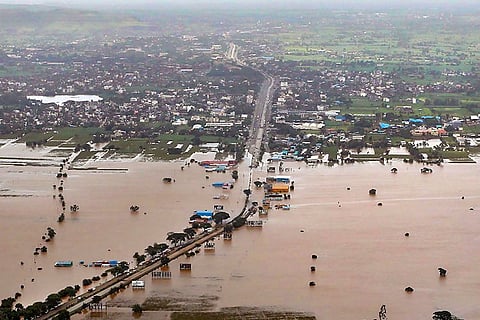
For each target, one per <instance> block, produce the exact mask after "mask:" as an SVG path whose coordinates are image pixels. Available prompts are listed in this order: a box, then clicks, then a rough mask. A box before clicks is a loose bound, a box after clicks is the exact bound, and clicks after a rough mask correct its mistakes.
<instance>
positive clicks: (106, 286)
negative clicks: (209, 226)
mask: <svg viewBox="0 0 480 320" xmlns="http://www.w3.org/2000/svg"><path fill="white" fill-rule="evenodd" d="M243 212H244V211H242V213H243ZM223 229H224V228H223V227H219V228H216V229H214V230H212V231H210V232H206V233H203V234H200V235H199V236H198V237H197V238H194V240H192V241H190V242H188V243H185V244H183V245H181V246H178V247H177V248H174V249H173V250H172V251H171V252H170V253H169V254H168V256H167V257H168V259H169V260H170V261H171V260H174V259H177V258H178V257H180V256H182V255H184V254H185V253H187V252H189V251H191V250H192V249H194V248H196V247H198V246H200V245H201V244H202V243H204V242H207V241H209V240H211V239H213V238H215V237H217V236H218V235H220V234H222V233H223ZM165 264H166V263H164V262H162V261H161V260H160V259H159V260H156V261H150V262H148V263H147V264H145V265H144V266H142V267H138V268H137V269H136V270H135V271H133V272H130V273H128V274H123V275H120V276H117V277H115V278H113V279H110V280H109V281H107V282H105V283H103V284H101V285H98V286H97V287H95V290H94V291H91V292H85V293H83V294H81V295H79V296H76V297H75V298H74V299H72V300H70V301H68V302H65V303H63V304H61V305H60V306H58V307H57V308H55V309H54V310H51V311H50V312H49V313H47V314H45V315H43V316H41V317H39V318H38V319H40V320H47V319H51V318H53V317H55V316H56V315H57V314H58V313H60V311H62V310H65V309H66V310H68V311H69V312H70V314H73V313H76V312H79V311H80V310H82V309H83V308H84V307H85V306H86V305H88V303H90V302H92V298H93V297H94V296H100V297H102V298H103V297H106V296H108V295H109V294H110V290H111V288H113V287H115V286H117V285H121V284H122V283H123V284H125V285H128V284H129V283H130V282H132V281H134V280H137V279H140V278H142V277H143V276H145V275H148V274H149V273H151V272H152V271H154V270H156V269H158V268H160V267H161V266H162V265H165Z"/></svg>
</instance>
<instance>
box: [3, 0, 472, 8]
mask: <svg viewBox="0 0 480 320" xmlns="http://www.w3.org/2000/svg"><path fill="white" fill-rule="evenodd" d="M0 4H19V5H21V4H35V5H54V6H62V7H75V8H90V9H150V8H155V7H158V8H165V7H168V8H173V7H178V8H217V9H229V8H246V9H255V8H275V9H282V8H283V9H295V8H298V9H302V8H338V9H348V8H351V9H388V8H405V9H415V8H422V9H428V8H432V9H433V8H446V9H448V8H452V9H463V8H465V7H468V8H472V7H474V8H479V9H480V2H479V1H476V0H463V1H455V0H422V1H415V0H403V1H401V0H395V1H389V2H387V3H386V2H385V1H381V0H338V1H334V2H332V1H328V0H304V1H294V0H281V1H268V0H232V1H226V0H138V1H135V2H132V1H130V0H72V1H67V0H0Z"/></svg>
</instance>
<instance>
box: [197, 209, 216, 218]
mask: <svg viewBox="0 0 480 320" xmlns="http://www.w3.org/2000/svg"><path fill="white" fill-rule="evenodd" d="M194 213H195V214H198V215H199V216H200V217H202V218H203V217H207V218H208V217H212V216H213V211H212V210H195V211H194Z"/></svg>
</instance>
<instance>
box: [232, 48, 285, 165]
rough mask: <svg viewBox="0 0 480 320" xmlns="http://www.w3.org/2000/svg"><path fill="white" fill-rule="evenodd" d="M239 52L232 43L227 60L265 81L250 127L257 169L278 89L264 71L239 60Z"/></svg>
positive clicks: (265, 141)
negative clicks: (257, 73)
mask: <svg viewBox="0 0 480 320" xmlns="http://www.w3.org/2000/svg"><path fill="white" fill-rule="evenodd" d="M238 52H239V47H238V46H237V45H235V44H234V43H230V44H229V47H228V50H227V52H226V54H225V56H226V57H227V59H230V60H232V61H233V62H235V63H237V64H239V65H241V66H244V67H247V68H251V69H253V70H255V71H257V72H260V73H261V74H262V76H263V77H264V79H265V80H264V81H263V83H262V85H261V87H260V90H259V92H258V94H257V98H256V100H255V110H254V111H253V118H252V125H251V127H250V137H249V139H248V141H247V148H248V152H249V153H250V154H252V163H251V166H252V167H257V166H258V163H259V162H260V161H261V159H260V157H261V156H262V148H261V147H262V144H264V145H265V146H267V145H268V141H267V135H266V133H267V132H266V130H267V129H268V125H269V120H270V108H271V106H272V99H273V93H274V92H275V89H276V87H275V79H274V78H273V77H272V76H271V75H269V74H267V73H265V72H264V71H261V70H258V69H256V68H252V67H249V66H247V65H245V64H244V63H243V62H242V61H241V60H239V58H238ZM267 148H268V147H267ZM267 148H266V149H267Z"/></svg>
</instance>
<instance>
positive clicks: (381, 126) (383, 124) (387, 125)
mask: <svg viewBox="0 0 480 320" xmlns="http://www.w3.org/2000/svg"><path fill="white" fill-rule="evenodd" d="M379 126H380V128H381V129H388V128H390V124H388V123H385V122H380V124H379Z"/></svg>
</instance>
